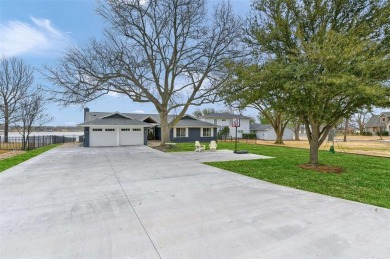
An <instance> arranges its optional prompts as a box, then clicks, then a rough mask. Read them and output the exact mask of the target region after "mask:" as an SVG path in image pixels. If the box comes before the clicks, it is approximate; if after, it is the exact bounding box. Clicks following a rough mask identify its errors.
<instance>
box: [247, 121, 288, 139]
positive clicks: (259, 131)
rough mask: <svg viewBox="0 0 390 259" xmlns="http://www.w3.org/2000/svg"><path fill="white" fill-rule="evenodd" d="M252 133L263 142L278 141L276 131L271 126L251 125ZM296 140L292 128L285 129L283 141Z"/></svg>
mask: <svg viewBox="0 0 390 259" xmlns="http://www.w3.org/2000/svg"><path fill="white" fill-rule="evenodd" d="M250 130H251V133H255V134H256V137H257V139H261V140H276V133H275V130H274V129H273V128H272V126H271V124H257V123H255V124H251V125H250ZM293 139H294V130H293V129H291V128H287V127H286V128H285V129H284V133H283V140H293Z"/></svg>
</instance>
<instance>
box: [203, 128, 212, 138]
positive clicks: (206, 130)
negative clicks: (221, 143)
mask: <svg viewBox="0 0 390 259" xmlns="http://www.w3.org/2000/svg"><path fill="white" fill-rule="evenodd" d="M201 137H212V135H211V128H203V129H202V136H201Z"/></svg>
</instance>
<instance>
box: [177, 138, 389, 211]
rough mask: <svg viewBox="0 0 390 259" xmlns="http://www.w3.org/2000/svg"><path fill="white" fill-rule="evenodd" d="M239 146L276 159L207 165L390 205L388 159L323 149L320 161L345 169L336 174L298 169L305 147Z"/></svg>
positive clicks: (303, 160) (228, 145)
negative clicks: (333, 152)
mask: <svg viewBox="0 0 390 259" xmlns="http://www.w3.org/2000/svg"><path fill="white" fill-rule="evenodd" d="M218 149H234V143H224V142H219V143H218ZM239 149H245V150H248V151H249V152H250V153H253V154H259V155H265V156H271V157H275V158H274V159H262V160H246V161H229V162H212V163H206V164H208V165H211V166H215V167H218V168H222V169H225V170H229V171H232V172H236V173H239V174H243V175H247V176H250V177H253V178H257V179H261V180H264V181H267V182H271V183H275V184H279V185H284V186H289V187H293V188H297V189H301V190H305V191H310V192H316V193H321V194H325V195H329V196H334V197H339V198H343V199H347V200H352V201H357V202H362V203H367V204H372V205H376V206H381V207H385V208H390V159H389V158H380V157H369V156H361V155H353V154H345V153H336V154H332V153H330V152H328V151H320V153H319V159H320V163H321V164H328V165H335V166H340V167H343V168H344V169H345V172H344V173H342V174H334V173H320V172H315V171H311V170H305V169H301V168H299V167H298V165H300V164H304V163H307V162H308V159H309V150H306V149H298V148H289V147H276V146H275V147H273V146H262V145H250V144H242V143H240V144H239ZM193 150H194V144H193V143H183V144H177V147H176V148H175V149H172V150H171V151H193Z"/></svg>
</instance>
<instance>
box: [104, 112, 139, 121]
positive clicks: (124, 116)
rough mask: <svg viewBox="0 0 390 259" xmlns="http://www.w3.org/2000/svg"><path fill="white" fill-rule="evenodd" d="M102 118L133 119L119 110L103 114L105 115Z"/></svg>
mask: <svg viewBox="0 0 390 259" xmlns="http://www.w3.org/2000/svg"><path fill="white" fill-rule="evenodd" d="M101 119H130V120H132V118H130V117H128V116H126V115H124V114H122V113H119V112H116V113H112V114H109V115H106V116H103V117H101Z"/></svg>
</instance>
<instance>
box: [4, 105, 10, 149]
mask: <svg viewBox="0 0 390 259" xmlns="http://www.w3.org/2000/svg"><path fill="white" fill-rule="evenodd" d="M4 106H5V107H4V143H8V132H9V114H8V104H7V103H5V104H4Z"/></svg>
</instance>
